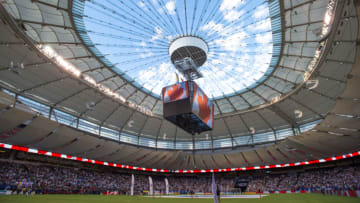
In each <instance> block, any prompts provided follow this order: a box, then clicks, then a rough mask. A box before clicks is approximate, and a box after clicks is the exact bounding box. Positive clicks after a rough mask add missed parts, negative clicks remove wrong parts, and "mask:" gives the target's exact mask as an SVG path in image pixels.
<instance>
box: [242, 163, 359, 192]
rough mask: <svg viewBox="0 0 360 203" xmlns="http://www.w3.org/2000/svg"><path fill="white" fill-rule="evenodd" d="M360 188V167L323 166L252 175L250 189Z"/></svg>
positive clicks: (314, 189) (307, 189)
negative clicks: (283, 172) (274, 173)
mask: <svg viewBox="0 0 360 203" xmlns="http://www.w3.org/2000/svg"><path fill="white" fill-rule="evenodd" d="M259 190H261V191H284V190H287V191H291V190H292V191H301V190H306V191H319V192H320V191H325V190H360V167H359V166H347V167H336V168H323V169H316V170H309V171H305V172H297V173H295V172H292V173H288V174H281V175H266V176H254V177H251V181H250V182H249V186H248V191H253V192H255V191H259Z"/></svg>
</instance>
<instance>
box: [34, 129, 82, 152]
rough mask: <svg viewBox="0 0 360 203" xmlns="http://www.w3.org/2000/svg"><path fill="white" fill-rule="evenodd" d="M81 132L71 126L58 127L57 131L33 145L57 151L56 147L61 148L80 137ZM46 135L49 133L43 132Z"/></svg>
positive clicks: (36, 147)
mask: <svg viewBox="0 0 360 203" xmlns="http://www.w3.org/2000/svg"><path fill="white" fill-rule="evenodd" d="M50 132H51V131H50ZM50 132H48V133H50ZM81 134H82V133H81V132H76V131H74V130H73V129H71V128H68V127H66V126H61V127H60V128H58V129H56V131H55V132H54V133H52V134H51V135H50V136H48V137H46V138H44V139H43V140H41V141H39V142H37V143H34V144H32V145H31V146H32V147H33V148H35V149H38V148H41V149H45V150H49V151H55V150H56V149H59V148H61V147H62V146H63V145H66V144H67V143H69V142H70V141H72V140H74V139H76V138H78V137H79V136H80V135H81ZM46 135H47V134H43V137H45V136H46Z"/></svg>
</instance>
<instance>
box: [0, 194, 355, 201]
mask: <svg viewBox="0 0 360 203" xmlns="http://www.w3.org/2000/svg"><path fill="white" fill-rule="evenodd" d="M23 202H24V203H25V202H26V203H29V202H31V203H62V202H66V203H95V202H100V203H115V202H116V203H119V202H121V203H140V202H147V203H169V202H171V203H192V202H199V203H212V202H213V200H212V199H169V198H149V197H139V196H134V197H127V196H100V195H36V196H31V197H28V198H26V197H25V196H23V195H13V196H0V203H23ZM235 202H247V203H257V202H261V203H268V202H269V203H297V202H308V203H318V202H324V203H325V202H330V203H331V202H344V203H348V202H354V203H355V202H360V199H359V198H351V197H339V196H329V195H325V196H324V195H321V194H274V195H270V196H267V197H263V198H262V199H223V200H221V203H235Z"/></svg>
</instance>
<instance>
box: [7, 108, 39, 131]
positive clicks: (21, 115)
mask: <svg viewBox="0 0 360 203" xmlns="http://www.w3.org/2000/svg"><path fill="white" fill-rule="evenodd" d="M34 115H35V114H31V113H28V112H24V111H20V110H17V109H15V108H12V109H10V110H8V111H6V112H3V113H1V114H0V120H1V125H0V132H7V131H9V130H11V129H13V128H15V127H16V126H17V125H19V124H21V123H23V122H25V121H27V120H29V119H31V118H32V117H33V116H34Z"/></svg>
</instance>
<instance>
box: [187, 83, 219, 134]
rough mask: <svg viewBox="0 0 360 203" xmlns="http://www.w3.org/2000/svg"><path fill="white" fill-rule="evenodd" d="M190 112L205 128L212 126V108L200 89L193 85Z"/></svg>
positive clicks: (210, 102) (211, 104)
mask: <svg viewBox="0 0 360 203" xmlns="http://www.w3.org/2000/svg"><path fill="white" fill-rule="evenodd" d="M192 112H193V113H195V114H196V115H197V116H198V117H199V118H200V119H201V120H202V121H203V122H204V123H206V125H207V126H209V127H210V128H213V126H214V106H213V103H212V101H211V100H209V99H208V97H207V96H206V95H205V93H204V92H203V91H202V90H201V89H200V87H199V86H198V85H197V84H196V83H194V97H193V105H192Z"/></svg>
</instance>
